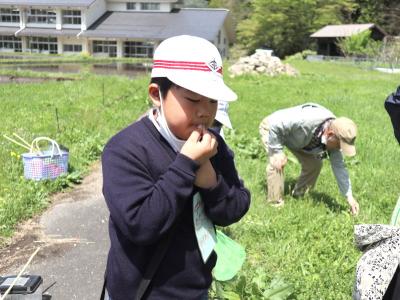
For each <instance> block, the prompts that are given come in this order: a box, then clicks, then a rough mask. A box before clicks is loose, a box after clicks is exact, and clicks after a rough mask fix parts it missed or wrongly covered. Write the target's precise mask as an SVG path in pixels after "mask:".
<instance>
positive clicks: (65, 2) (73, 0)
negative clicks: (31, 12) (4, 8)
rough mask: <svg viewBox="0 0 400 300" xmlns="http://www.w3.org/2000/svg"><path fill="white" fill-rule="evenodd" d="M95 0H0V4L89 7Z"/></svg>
mask: <svg viewBox="0 0 400 300" xmlns="http://www.w3.org/2000/svg"><path fill="white" fill-rule="evenodd" d="M95 1H96V0H57V1H54V0H53V1H52V0H0V5H13V6H32V5H37V6H50V7H58V6H68V7H89V6H90V5H92V3H94V2H95Z"/></svg>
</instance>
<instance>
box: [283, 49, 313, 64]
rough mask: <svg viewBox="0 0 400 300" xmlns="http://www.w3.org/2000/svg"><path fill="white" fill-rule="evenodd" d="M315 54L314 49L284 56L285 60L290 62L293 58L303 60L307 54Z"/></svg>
mask: <svg viewBox="0 0 400 300" xmlns="http://www.w3.org/2000/svg"><path fill="white" fill-rule="evenodd" d="M316 54H317V52H315V51H314V50H303V51H301V52H298V53H295V54H293V55H290V56H287V57H285V62H291V61H293V60H303V59H306V58H307V56H308V55H316Z"/></svg>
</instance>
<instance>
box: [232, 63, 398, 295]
mask: <svg viewBox="0 0 400 300" xmlns="http://www.w3.org/2000/svg"><path fill="white" fill-rule="evenodd" d="M292 64H293V65H294V66H295V67H296V68H298V69H299V70H300V72H301V75H300V76H299V77H297V78H294V77H293V78H289V77H284V76H283V77H277V78H268V77H262V76H258V77H254V76H242V77H240V78H235V79H233V80H229V81H230V82H229V83H230V85H231V86H232V87H233V89H235V90H236V91H237V92H238V94H239V101H238V102H236V103H233V104H232V105H231V106H230V116H231V120H232V123H233V126H234V129H235V130H234V132H230V133H229V134H228V138H227V140H228V143H229V144H230V145H231V146H232V147H233V148H234V150H235V155H236V163H237V167H238V169H239V173H240V175H241V177H242V178H243V179H244V181H245V184H246V185H247V187H248V188H249V189H250V190H251V193H252V205H251V209H250V212H249V213H248V214H247V215H246V216H245V218H244V219H243V220H242V221H241V222H240V223H238V224H236V225H234V226H232V228H231V229H230V232H231V233H232V235H233V236H234V237H235V239H237V240H238V241H240V243H242V244H243V245H244V246H245V247H246V249H247V261H246V263H245V267H244V270H243V272H242V275H243V277H244V279H246V280H245V281H246V285H245V286H246V289H245V290H246V291H247V292H243V282H240V280H239V279H238V280H236V281H234V282H233V283H230V284H228V287H225V288H227V289H233V290H236V291H237V292H239V294H242V296H243V299H252V297H253V298H254V299H257V298H258V299H260V298H259V297H257V296H255V297H254V296H250V295H249V294H247V293H248V291H249V290H252V292H251V294H254V293H253V287H254V282H256V281H257V280H256V279H257V278H259V277H260V273H261V274H262V278H263V279H264V280H266V281H268V282H269V281H270V280H271V279H272V278H274V277H283V278H284V280H285V282H286V283H291V284H293V286H294V295H295V296H296V299H304V300H308V299H323V300H327V299H335V300H338V299H351V291H352V286H353V282H354V272H355V266H356V263H357V261H358V259H359V257H360V255H361V253H360V252H359V251H358V250H357V249H355V247H354V245H353V225H354V224H359V223H389V221H390V216H391V212H392V210H393V208H394V206H395V204H396V200H397V198H398V196H399V194H400V189H399V185H398V183H397V181H396V179H395V178H397V176H398V174H399V173H398V170H399V157H400V151H399V150H400V147H399V146H398V144H397V142H396V141H395V138H394V136H393V129H392V127H391V124H390V120H389V117H388V115H387V113H386V111H385V110H384V107H383V102H384V100H385V98H386V97H387V95H388V94H389V93H391V92H393V91H394V90H395V88H396V87H397V85H398V83H399V75H388V74H383V73H379V72H376V71H368V70H362V69H360V68H357V67H352V66H349V65H344V64H335V63H324V62H322V63H308V62H300V61H299V62H292ZM305 102H316V103H319V104H322V105H324V106H326V107H328V108H329V109H331V110H332V111H333V112H334V113H335V114H336V115H337V116H347V117H349V118H352V119H353V120H354V121H355V122H356V123H357V124H358V128H359V136H358V138H357V142H356V145H357V150H358V153H357V156H356V157H355V158H353V159H350V160H347V166H348V169H349V173H350V176H351V180H352V185H353V191H354V196H355V197H356V199H357V200H358V201H359V203H360V207H361V212H360V215H359V216H358V217H356V218H354V217H352V216H350V214H349V212H348V206H347V202H346V200H345V199H344V198H343V197H342V196H341V195H340V193H339V190H338V187H337V184H336V181H335V179H334V176H333V174H332V171H331V168H330V165H329V162H328V161H325V162H324V168H323V170H322V172H321V175H320V177H319V179H318V182H317V186H316V188H315V190H314V191H313V192H312V193H310V194H309V195H307V196H306V197H305V198H303V199H294V198H291V197H290V196H289V195H287V196H286V204H285V207H284V208H283V209H280V210H278V209H275V208H272V207H270V206H268V205H267V204H266V202H265V195H266V194H265V179H264V178H265V175H264V174H265V166H266V155H265V153H264V150H263V148H262V145H261V143H260V141H259V134H258V125H259V123H260V121H261V120H262V119H263V118H264V117H265V116H267V115H268V114H270V113H272V112H274V111H276V110H278V109H281V108H285V107H289V106H293V105H297V104H301V103H305ZM285 172H286V175H285V176H286V185H287V186H288V189H287V190H290V188H292V187H293V186H294V183H295V180H296V178H297V176H298V174H299V172H300V169H299V165H297V164H293V163H291V162H289V163H288V166H287V167H286V168H285ZM396 174H397V175H396ZM256 285H257V284H256ZM261 290H262V288H261Z"/></svg>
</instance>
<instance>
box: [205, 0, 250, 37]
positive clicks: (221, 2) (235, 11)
mask: <svg viewBox="0 0 400 300" xmlns="http://www.w3.org/2000/svg"><path fill="white" fill-rule="evenodd" d="M250 3H251V0H211V1H210V3H209V7H212V8H227V9H229V11H230V13H231V16H232V19H233V25H234V27H235V30H236V26H237V24H238V23H239V22H240V21H241V20H243V19H245V18H247V17H249V15H250V13H251V5H250Z"/></svg>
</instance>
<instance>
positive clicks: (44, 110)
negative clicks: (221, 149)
mask: <svg viewBox="0 0 400 300" xmlns="http://www.w3.org/2000/svg"><path fill="white" fill-rule="evenodd" d="M291 64H292V65H293V66H294V67H296V68H297V69H298V70H299V71H300V73H301V75H300V76H298V77H285V76H281V77H276V78H270V77H263V76H241V77H237V78H234V79H231V78H227V81H228V84H229V85H230V86H231V87H232V88H233V89H234V90H235V91H236V92H237V93H238V95H239V101H237V102H235V103H232V104H231V106H230V116H231V120H232V123H233V126H234V131H230V132H227V141H228V143H229V145H230V146H231V147H232V148H233V150H234V151H235V157H236V164H237V168H238V170H239V173H240V176H241V177H242V178H243V180H244V181H245V184H246V186H247V187H248V188H249V189H250V191H251V193H252V204H251V208H250V211H249V213H248V214H247V215H246V216H245V217H244V218H243V219H242V220H241V221H240V222H239V223H237V224H235V225H233V226H231V227H230V228H228V229H227V230H226V231H228V232H229V234H230V235H231V236H232V237H234V238H235V239H236V240H237V241H239V242H240V243H241V244H242V245H244V246H245V247H246V251H247V260H246V262H245V265H244V268H243V269H242V271H241V273H240V274H239V276H238V278H236V279H235V280H233V281H231V282H229V283H225V284H223V285H222V286H221V285H218V288H219V289H220V288H221V287H222V288H223V289H224V290H225V291H228V292H229V291H232V292H234V293H236V294H239V295H240V296H241V297H242V299H246V300H247V299H262V298H263V296H262V295H263V294H264V293H265V292H266V290H267V289H268V288H269V287H270V282H271V281H272V280H273V279H274V278H282V279H283V280H284V282H285V283H287V284H291V285H292V291H293V295H292V298H294V299H299V300H300V299H301V300H309V299H312V300H314V299H321V300H328V299H332V300H333V299H334V300H340V299H350V298H351V290H352V285H353V281H354V271H355V266H356V263H357V261H358V259H359V257H360V255H361V253H360V252H359V251H358V250H357V249H356V248H355V247H354V245H353V225H354V224H359V223H388V222H389V220H390V216H391V212H392V210H393V208H394V206H395V203H396V199H397V197H398V195H399V193H400V191H399V187H398V183H397V181H396V178H397V177H398V169H399V159H398V157H400V156H399V155H400V151H399V150H400V147H399V146H398V145H397V143H396V141H395V139H394V137H393V133H392V128H391V124H390V121H389V118H388V116H387V114H386V111H385V110H384V107H383V101H384V99H385V98H386V96H387V95H388V94H389V93H391V92H393V91H394V90H395V88H396V87H397V85H398V82H399V75H389V74H384V73H379V72H376V71H369V70H363V69H361V68H358V67H354V66H349V65H346V64H337V63H329V62H321V63H317V62H315V63H310V62H304V61H294V62H291ZM25 74H26V73H25ZM147 82H148V79H147V78H143V79H137V80H135V81H132V80H129V79H127V78H118V77H110V76H109V77H97V76H94V75H90V74H84V75H81V76H80V77H78V80H75V81H62V82H57V81H49V82H44V83H41V84H21V85H17V84H2V85H0V110H1V111H2V118H1V134H4V133H5V134H7V135H11V134H12V133H13V132H15V133H17V134H19V135H21V136H23V137H25V138H26V139H27V140H32V139H33V138H34V137H36V136H41V135H45V136H49V137H52V138H54V139H56V140H57V141H59V142H60V143H61V144H63V145H66V146H68V147H69V149H70V164H71V168H72V171H73V173H72V174H74V175H70V178H61V179H59V180H56V181H54V182H46V183H43V182H40V183H34V182H27V181H25V180H24V179H23V178H21V175H22V163H21V160H20V159H18V158H17V157H16V156H15V154H13V153H11V152H15V153H18V154H20V153H21V152H23V149H21V148H19V147H18V146H15V145H13V144H12V143H10V142H8V141H7V140H5V139H2V138H0V164H1V166H2V168H1V169H0V235H1V236H3V237H4V236H9V235H10V234H11V233H12V229H13V228H14V226H15V224H17V223H18V222H20V220H21V219H24V218H27V217H30V216H32V215H34V214H35V213H37V212H39V211H40V210H42V209H43V208H44V207H46V205H48V200H47V199H48V195H49V194H50V193H52V192H54V191H57V190H60V189H62V188H63V187H65V186H68V184H69V183H70V182H74V181H76V179H77V178H79V176H80V175H81V174H84V173H85V172H86V170H87V168H88V166H89V165H90V163H91V162H93V161H95V160H96V159H98V157H99V155H100V153H101V150H102V147H103V145H104V143H105V142H106V140H108V138H109V137H111V136H112V135H113V134H114V133H115V132H117V131H118V130H119V129H121V128H122V127H124V126H126V125H127V124H129V123H130V122H132V121H134V120H135V119H136V118H137V117H138V116H139V114H140V113H141V112H143V111H144V110H145V109H146V107H147V102H146V99H147V96H146V88H147ZM103 85H104V95H105V96H104V100H103ZM309 101H312V102H317V103H320V104H322V105H324V106H326V107H328V108H329V109H331V110H332V111H333V112H334V113H335V114H336V115H337V116H347V117H350V118H352V119H353V120H354V121H355V122H356V123H357V124H358V127H359V137H358V138H357V142H356V144H357V151H358V153H357V156H356V157H355V158H353V159H350V160H347V161H346V162H347V165H348V169H349V172H350V176H351V179H352V184H353V191H354V196H355V197H356V199H357V200H358V201H359V203H360V207H361V212H360V215H359V216H358V217H355V218H354V217H352V216H350V214H349V212H348V207H347V203H346V201H345V199H344V198H343V197H342V196H341V195H340V193H339V191H338V187H337V184H336V181H335V179H334V176H333V174H332V171H331V169H330V166H329V163H328V162H325V163H324V164H325V166H324V168H323V170H322V172H321V175H320V177H319V180H318V183H317V186H316V188H315V190H314V191H313V192H312V193H310V194H309V195H307V196H306V197H305V198H303V199H293V198H291V197H290V196H289V195H287V197H286V204H285V207H284V208H283V209H280V210H277V209H274V208H272V207H270V206H268V205H267V204H266V202H265V179H264V173H265V166H266V156H265V153H264V150H263V148H262V145H261V143H260V141H259V135H258V124H259V123H260V121H261V120H262V119H263V118H264V117H265V116H266V115H268V114H270V113H272V112H273V111H275V110H277V109H281V108H285V107H289V106H293V105H297V104H301V103H305V102H309ZM56 108H57V111H58V114H59V122H58V124H57V121H56V116H55V109H56ZM58 127H59V129H58ZM285 171H286V185H287V187H288V189H287V190H290V188H292V187H293V185H294V183H295V180H296V178H297V176H298V174H299V171H300V170H299V165H297V164H294V163H292V162H289V163H288V166H287V167H286V169H285ZM226 295H227V294H226ZM230 295H231V296H230V299H235V298H234V295H233V293H231V294H230Z"/></svg>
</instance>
